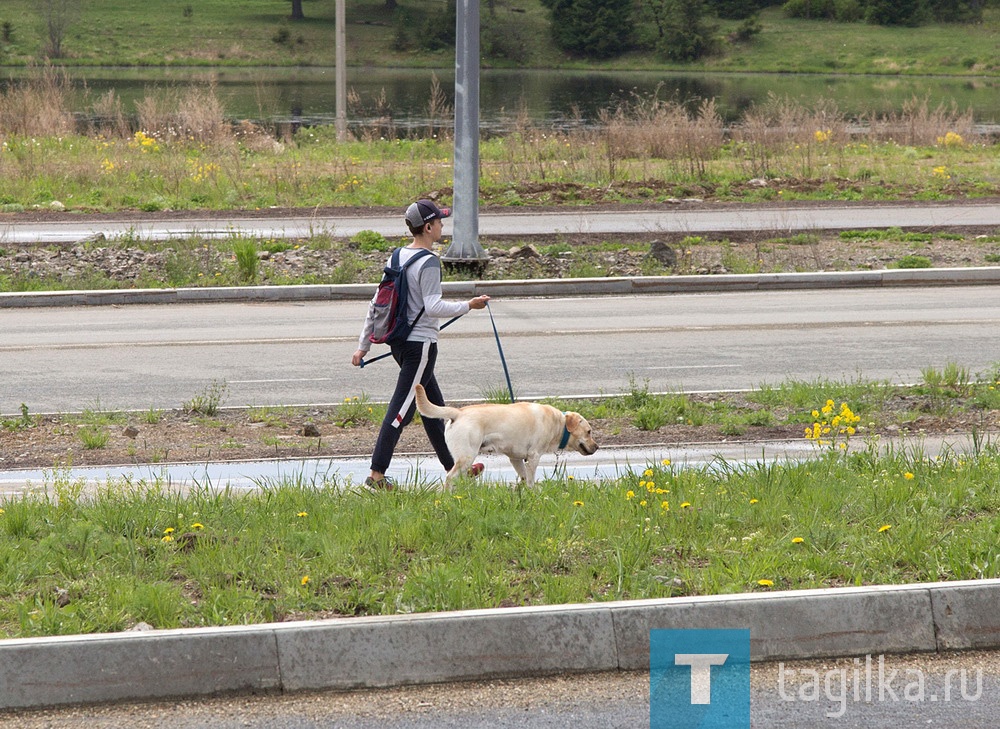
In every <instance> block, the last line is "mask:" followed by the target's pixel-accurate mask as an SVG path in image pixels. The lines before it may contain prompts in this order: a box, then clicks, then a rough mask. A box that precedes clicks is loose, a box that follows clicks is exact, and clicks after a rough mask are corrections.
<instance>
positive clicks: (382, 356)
mask: <svg viewBox="0 0 1000 729" xmlns="http://www.w3.org/2000/svg"><path fill="white" fill-rule="evenodd" d="M486 310H487V311H488V312H489V313H490V324H492V325H493V336H494V337H495V338H496V340H497V351H498V352H499V353H500V364H502V365H503V375H504V377H506V378H507V390H508V391H509V392H510V401H511V402H516V400H515V399H514V386H513V385H511V384H510V372H509V371H508V370H507V359H506V357H504V356H503V347H501V346H500V333H499V332H498V331H497V323H496V322H495V321H494V320H493V310H492V309H491V308H490V302H488V301H487V302H486ZM463 316H464V314H459V315H458V316H456V317H455V318H454V319H449V320H448V321H447V322H446V323H445V324H442V325H441V329H444V328H446V327H448V326H449V325H451V324H454V323H455V322H456V321H458V320H459V319H461V318H462V317H463ZM391 354H392V352H391V351H390V352H386V353H385V354H380V355H379V356H378V357H375V358H374V359H370V360H368V361H367V362H365V361H364V360H361V365H360V367H361V368H362V369H364V367H365V366H366V365H370V364H372V363H373V362H378V361H379V360H380V359H385V358H386V357H388V356H389V355H391Z"/></svg>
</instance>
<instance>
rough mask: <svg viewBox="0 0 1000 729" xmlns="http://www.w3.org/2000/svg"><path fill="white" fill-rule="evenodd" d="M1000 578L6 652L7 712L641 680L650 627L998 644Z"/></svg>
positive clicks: (813, 638)
mask: <svg viewBox="0 0 1000 729" xmlns="http://www.w3.org/2000/svg"><path fill="white" fill-rule="evenodd" d="M998 601H1000V580H972V581H963V582H937V583H928V584H915V585H899V586H875V587H848V588H835V589H819V590H795V591H787V592H768V593H745V594H738V595H722V596H701V597H676V598H666V599H656V600H635V601H627V602H608V603H589V604H578V605H555V606H539V607H523V608H508V609H492V610H468V611H458V612H445V613H420V614H412V615H391V616H385V617H360V618H345V619H333V620H317V621H302V622H291V623H271V624H265V625H253V626H235V627H222V628H193V629H182V630H150V631H146V632H129V633H113V634H97V635H81V636H61V637H52V638H34V639H15V640H4V641H0V709H14V708H25V707H39V706H51V705H58V704H70V703H95V702H107V701H137V700H147V699H162V698H168V697H171V698H180V697H184V696H205V695H213V694H219V693H226V692H241V691H242V692H249V691H258V692H259V691H300V690H309V689H344V690H346V689H354V688H375V687H387V686H398V685H406V684H420V683H438V682H446V681H464V680H483V679H493V678H500V677H513V676H532V675H545V674H556V673H574V672H598V671H616V670H623V671H628V670H642V669H646V668H648V666H649V631H650V629H652V628H747V627H749V628H750V636H751V657H752V659H753V660H755V661H775V660H786V659H787V660H792V659H804V658H828V657H835V656H857V655H865V654H876V653H878V654H892V653H909V652H916V651H945V650H959V649H985V648H996V647H998V646H1000V612H998V611H997V610H996V605H997V603H998Z"/></svg>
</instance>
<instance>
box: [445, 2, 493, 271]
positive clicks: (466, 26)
mask: <svg viewBox="0 0 1000 729" xmlns="http://www.w3.org/2000/svg"><path fill="white" fill-rule="evenodd" d="M455 39H456V45H455V197H454V200H453V202H452V208H453V209H454V216H455V224H454V239H453V240H452V243H451V245H450V246H448V250H446V251H445V252H444V254H443V255H442V256H441V260H442V261H443V262H444V263H445V264H449V265H455V264H463V265H469V266H474V267H476V268H479V269H480V270H482V268H484V267H485V266H486V264H487V263H488V262H489V255H488V254H487V253H486V251H484V250H483V248H482V246H480V245H479V0H458V4H457V7H456V14H455Z"/></svg>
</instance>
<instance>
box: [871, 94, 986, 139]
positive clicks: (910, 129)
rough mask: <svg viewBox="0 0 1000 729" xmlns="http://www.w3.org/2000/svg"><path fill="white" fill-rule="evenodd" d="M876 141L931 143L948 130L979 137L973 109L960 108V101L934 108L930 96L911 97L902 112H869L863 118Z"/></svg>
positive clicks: (967, 136) (965, 135)
mask: <svg viewBox="0 0 1000 729" xmlns="http://www.w3.org/2000/svg"><path fill="white" fill-rule="evenodd" d="M862 126H863V127H864V128H866V129H867V135H868V139H869V140H870V141H872V142H889V141H892V142H896V143H898V144H905V145H914V146H918V145H931V144H935V143H936V142H937V140H938V139H939V138H941V137H944V136H945V135H946V134H947V133H948V132H952V133H954V134H958V135H960V136H961V137H962V138H963V139H964V140H965V141H967V142H971V141H975V140H978V138H979V134H978V132H977V131H976V127H975V123H974V119H973V115H972V110H971V109H969V110H966V111H959V109H958V104H957V103H956V102H955V101H954V100H952V101H951V102H950V103H947V104H946V103H945V102H942V103H940V104H938V105H937V106H936V107H934V108H931V106H930V103H929V102H928V100H927V98H926V97H925V98H923V99H918V98H917V97H913V98H911V99H910V100H909V101H907V102H905V103H904V104H903V108H902V110H901V111H899V112H892V113H889V114H884V115H877V114H868V115H866V116H865V117H864V118H863V119H862Z"/></svg>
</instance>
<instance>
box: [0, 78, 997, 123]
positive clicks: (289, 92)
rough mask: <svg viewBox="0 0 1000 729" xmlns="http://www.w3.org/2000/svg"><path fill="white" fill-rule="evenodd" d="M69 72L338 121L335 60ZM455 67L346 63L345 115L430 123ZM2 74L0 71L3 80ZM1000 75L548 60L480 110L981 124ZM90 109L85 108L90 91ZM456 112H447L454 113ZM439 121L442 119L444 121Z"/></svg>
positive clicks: (495, 83)
mask: <svg viewBox="0 0 1000 729" xmlns="http://www.w3.org/2000/svg"><path fill="white" fill-rule="evenodd" d="M26 73H28V72H27V71H25V70H23V69H6V70H5V71H4V74H5V77H4V78H5V80H6V82H7V83H11V82H16V81H17V80H20V79H23V78H24V76H25V74H26ZM69 73H70V76H71V78H72V79H73V81H74V84H75V86H76V87H77V88H79V89H81V90H82V89H84V88H86V89H87V93H88V94H89V98H90V99H91V100H93V99H94V98H96V97H97V96H99V95H101V94H103V93H104V92H105V91H107V90H108V89H114V90H115V93H116V95H117V96H119V97H120V98H121V99H122V101H123V104H124V108H125V110H126V113H131V112H134V110H135V102H136V101H138V100H141V99H142V98H144V97H145V96H146V95H148V94H150V93H153V92H158V91H165V90H169V89H178V88H183V87H185V86H187V85H189V84H202V85H213V86H214V87H215V89H216V93H217V95H218V96H219V98H220V100H221V101H222V103H223V105H224V108H225V112H226V115H227V116H228V117H230V118H234V119H255V120H268V121H272V122H279V123H281V122H302V123H306V124H332V123H333V121H334V119H335V112H336V103H335V73H334V69H333V68H332V67H331V68H254V69H240V68H153V69H150V68H143V69H133V68H86V69H73V70H71V71H70V72H69ZM454 77H455V73H454V69H436V70H433V69H420V70H411V69H360V68H350V69H348V73H347V86H348V92H349V95H350V97H351V101H350V103H349V108H348V122H349V123H350V124H360V123H363V122H366V121H370V120H372V119H375V118H379V117H390V118H391V119H392V122H393V124H394V125H395V126H397V127H399V128H403V129H405V128H409V127H420V126H425V125H426V124H427V122H428V117H429V108H428V97H429V96H430V92H431V88H432V84H433V82H434V79H437V81H438V82H439V83H440V86H441V91H442V92H443V94H444V96H445V98H446V100H447V103H448V104H453V103H454ZM3 80H4V79H0V82H2V81H3ZM998 92H1000V78H998V77H965V78H954V77H912V76H832V75H831V76H821V75H801V74H705V73H690V74H679V73H653V72H596V71H550V70H489V69H486V70H483V71H482V72H481V74H480V118H481V121H482V127H483V129H484V130H485V131H490V130H496V131H504V130H506V129H509V128H511V127H512V126H513V125H514V124H515V122H516V120H517V119H518V117H519V116H520V117H525V118H527V119H529V120H530V121H531V122H532V123H534V124H540V125H545V126H549V125H551V126H565V125H581V124H593V123H595V122H596V121H597V119H598V115H599V112H600V110H601V109H609V108H615V107H616V106H618V105H619V104H621V103H622V102H623V101H629V100H634V99H635V98H636V97H637V96H638V97H640V98H650V97H652V95H653V94H656V95H657V96H658V98H660V99H664V100H671V101H676V102H678V103H684V104H687V105H690V106H696V105H697V104H699V103H700V102H701V101H702V100H704V99H715V101H716V103H717V106H718V109H719V111H720V113H721V114H722V115H723V117H724V118H725V119H726V120H727V121H728V122H732V121H734V120H736V119H738V118H739V117H740V116H741V114H742V113H743V112H744V111H745V110H746V109H747V108H748V107H750V106H751V105H753V104H760V103H761V102H763V101H765V100H766V99H767V97H768V94H772V93H773V94H775V95H777V96H778V97H781V98H785V97H787V98H789V99H792V100H796V101H798V102H800V103H802V104H803V105H806V106H812V105H813V104H815V103H816V102H817V101H818V100H820V99H829V100H832V101H834V102H835V103H836V104H837V106H838V108H839V109H840V110H841V111H842V112H844V113H845V114H847V115H848V116H850V117H857V116H859V115H863V114H866V113H868V112H872V111H874V112H880V113H881V112H888V111H893V110H899V109H901V108H902V105H903V104H904V103H906V102H908V101H910V100H912V99H914V98H918V99H925V98H926V99H927V100H928V102H929V105H930V106H931V107H932V108H934V107H937V106H938V105H939V104H946V105H950V104H951V103H955V104H956V105H957V107H958V108H959V109H960V110H963V111H964V110H967V109H971V110H972V111H973V115H974V118H975V120H976V122H977V123H979V124H986V125H995V124H998V123H1000V93H998ZM79 96H80V104H81V109H80V110H81V111H85V110H86V103H87V102H86V101H85V100H84V96H85V94H84V93H83V92H82V91H81V93H80V94H79ZM446 118H450V115H446ZM439 122H440V120H439Z"/></svg>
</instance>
